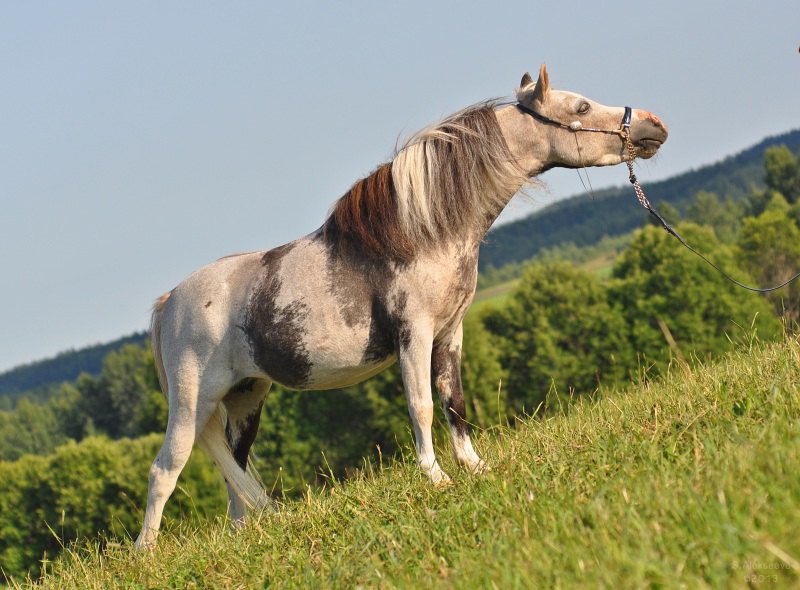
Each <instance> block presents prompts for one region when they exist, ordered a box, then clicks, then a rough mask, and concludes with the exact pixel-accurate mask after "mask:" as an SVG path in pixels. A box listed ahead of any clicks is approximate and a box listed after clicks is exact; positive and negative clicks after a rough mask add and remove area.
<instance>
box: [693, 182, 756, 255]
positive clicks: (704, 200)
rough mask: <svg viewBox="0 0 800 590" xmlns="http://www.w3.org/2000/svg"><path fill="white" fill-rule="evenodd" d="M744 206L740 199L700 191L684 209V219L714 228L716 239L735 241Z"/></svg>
mask: <svg viewBox="0 0 800 590" xmlns="http://www.w3.org/2000/svg"><path fill="white" fill-rule="evenodd" d="M744 210H745V207H744V205H743V204H742V202H741V201H734V200H733V199H731V198H730V197H726V198H725V200H724V201H721V200H720V198H719V197H718V196H717V195H716V194H715V193H709V192H706V191H700V192H699V193H697V194H696V195H695V196H694V200H693V201H692V203H691V204H690V205H689V206H688V207H687V209H686V219H687V220H688V221H691V222H693V223H696V224H698V225H707V226H709V227H711V228H712V229H713V230H714V234H716V236H717V239H718V240H719V241H721V242H723V243H725V244H731V243H733V242H735V241H736V236H737V235H738V233H739V228H740V226H741V219H742V216H743V215H744Z"/></svg>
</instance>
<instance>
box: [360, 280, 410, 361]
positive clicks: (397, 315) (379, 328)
mask: <svg viewBox="0 0 800 590" xmlns="http://www.w3.org/2000/svg"><path fill="white" fill-rule="evenodd" d="M407 300H408V295H407V294H406V293H401V294H400V295H399V296H398V298H397V301H396V302H395V306H394V309H393V310H392V311H389V310H388V309H387V307H386V303H385V301H384V300H382V299H381V298H379V297H377V296H375V297H373V298H372V302H371V313H370V323H369V340H368V342H367V348H366V350H364V355H363V358H362V360H363V362H370V363H372V362H381V361H384V360H386V359H387V358H389V357H390V356H391V355H393V354H397V353H399V352H400V351H402V350H405V349H406V348H408V346H409V345H410V344H411V328H410V326H409V325H408V320H407V319H406V318H405V311H406V301H407Z"/></svg>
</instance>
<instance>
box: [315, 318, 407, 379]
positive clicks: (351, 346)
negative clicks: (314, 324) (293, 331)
mask: <svg viewBox="0 0 800 590" xmlns="http://www.w3.org/2000/svg"><path fill="white" fill-rule="evenodd" d="M326 323H327V322H320V324H319V325H321V326H324V325H325V324H326ZM334 323H336V324H338V322H334ZM327 324H328V325H327V326H326V329H324V330H312V331H311V332H310V333H308V334H307V335H306V338H305V339H304V340H305V345H306V351H307V352H308V359H309V362H310V365H311V367H310V371H309V374H308V379H307V383H306V384H305V385H304V386H303V387H302V389H336V388H340V387H347V386H348V385H353V384H355V383H359V382H361V381H364V380H365V379H368V378H370V377H372V376H373V375H376V374H377V373H380V372H381V371H382V370H383V369H385V368H387V367H389V366H391V365H392V364H393V363H394V362H395V360H396V357H395V355H394V353H393V352H392V351H388V350H386V351H383V352H381V353H380V354H379V355H377V356H376V355H373V354H371V351H370V338H369V329H368V327H366V326H364V327H363V329H360V328H361V327H347V326H345V325H336V326H332V325H330V323H327ZM314 332H316V334H315V333H314Z"/></svg>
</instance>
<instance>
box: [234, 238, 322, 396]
mask: <svg viewBox="0 0 800 590" xmlns="http://www.w3.org/2000/svg"><path fill="white" fill-rule="evenodd" d="M292 248H294V245H293V244H286V245H284V246H280V247H279V248H275V249H274V250H270V251H269V252H267V253H266V254H264V256H263V257H262V258H261V264H262V265H263V266H264V273H263V277H262V279H261V280H260V281H259V282H258V284H257V285H256V287H255V289H254V290H253V293H252V294H251V296H250V301H249V302H248V306H247V313H246V317H245V325H244V326H243V330H244V333H245V335H246V337H247V340H248V343H249V344H250V351H251V353H252V355H253V360H254V361H255V363H256V364H257V365H258V367H259V368H260V369H261V370H262V371H264V373H265V374H266V375H268V376H269V377H270V378H271V379H273V380H274V381H277V382H278V383H280V384H281V385H285V386H286V387H291V388H297V389H301V388H302V387H303V386H305V385H306V384H307V382H308V377H309V375H310V374H311V368H312V365H311V361H310V360H309V355H308V351H307V350H306V346H305V343H304V342H303V328H302V326H303V323H304V320H305V318H306V316H307V315H308V308H307V306H306V304H305V303H303V302H302V301H293V302H291V303H289V304H288V305H284V306H282V307H279V306H278V304H277V303H276V301H277V298H278V295H279V294H280V290H281V284H282V283H281V279H280V276H279V270H280V266H281V260H282V259H283V257H284V256H286V254H288V253H289V252H291V250H292Z"/></svg>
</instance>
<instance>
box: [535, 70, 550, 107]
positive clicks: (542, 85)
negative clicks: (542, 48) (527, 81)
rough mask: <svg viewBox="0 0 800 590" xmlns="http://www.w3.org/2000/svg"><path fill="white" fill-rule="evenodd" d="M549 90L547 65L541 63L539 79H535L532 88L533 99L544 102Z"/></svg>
mask: <svg viewBox="0 0 800 590" xmlns="http://www.w3.org/2000/svg"><path fill="white" fill-rule="evenodd" d="M549 92H550V78H549V77H548V75H547V67H546V66H545V65H544V64H542V67H541V68H539V79H538V80H537V81H536V88H534V90H533V100H535V101H538V102H541V103H545V102H547V95H548V93H549Z"/></svg>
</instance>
